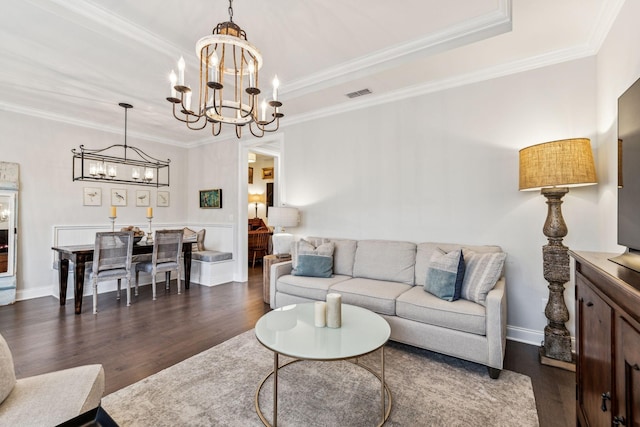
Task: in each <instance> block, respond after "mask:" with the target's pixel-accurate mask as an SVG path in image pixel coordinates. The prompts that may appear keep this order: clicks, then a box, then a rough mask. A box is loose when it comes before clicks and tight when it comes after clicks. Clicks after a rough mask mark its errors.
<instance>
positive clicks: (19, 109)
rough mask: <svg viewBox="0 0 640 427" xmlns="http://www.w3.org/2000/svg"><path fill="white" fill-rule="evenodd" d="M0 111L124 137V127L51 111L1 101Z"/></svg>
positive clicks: (141, 136)
mask: <svg viewBox="0 0 640 427" xmlns="http://www.w3.org/2000/svg"><path fill="white" fill-rule="evenodd" d="M0 110H5V111H9V112H12V113H16V114H23V115H26V116H32V117H38V118H41V119H46V120H52V121H55V122H59V123H64V124H68V125H71V126H78V127H83V128H86V129H92V130H97V131H100V132H107V133H114V134H117V135H122V132H123V128H122V127H117V128H116V127H113V126H105V125H103V124H100V123H97V122H90V121H85V120H78V119H75V118H73V117H69V116H65V115H61V114H56V113H52V112H51V111H49V110H38V109H36V108H31V107H25V106H21V105H14V104H7V103H5V102H3V101H1V100H0ZM127 136H130V137H134V138H137V139H141V140H145V141H151V142H157V143H160V144H166V145H173V146H176V147H182V148H184V147H185V144H179V143H176V142H175V141H174V140H171V139H166V138H158V137H155V136H152V135H148V134H146V133H140V132H131V131H127Z"/></svg>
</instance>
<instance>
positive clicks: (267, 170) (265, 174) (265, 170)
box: [262, 168, 273, 179]
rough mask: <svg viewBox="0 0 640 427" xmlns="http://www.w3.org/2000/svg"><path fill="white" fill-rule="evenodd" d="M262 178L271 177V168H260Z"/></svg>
mask: <svg viewBox="0 0 640 427" xmlns="http://www.w3.org/2000/svg"><path fill="white" fill-rule="evenodd" d="M262 179H273V168H262Z"/></svg>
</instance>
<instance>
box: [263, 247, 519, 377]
mask: <svg viewBox="0 0 640 427" xmlns="http://www.w3.org/2000/svg"><path fill="white" fill-rule="evenodd" d="M306 241H308V242H311V243H312V244H314V245H319V244H321V243H322V242H325V243H326V242H330V243H331V245H332V246H333V248H334V249H333V266H332V271H331V272H330V275H329V277H309V276H305V275H296V270H294V269H293V267H295V265H294V263H296V253H295V250H292V252H293V256H294V257H293V260H291V261H288V262H284V263H278V264H274V265H272V267H271V272H270V274H271V280H270V286H271V288H270V303H271V307H272V308H277V307H283V306H286V305H289V304H296V303H303V302H312V301H322V300H325V298H326V295H327V293H329V292H335V293H339V294H341V295H342V302H343V303H345V304H353V305H358V306H361V307H365V308H367V309H370V310H372V311H374V312H376V313H378V314H380V315H382V316H383V317H384V318H385V319H386V320H387V321H388V322H389V325H390V326H391V339H392V340H394V341H398V342H401V343H405V344H410V345H413V346H416V347H420V348H425V349H428V350H432V351H435V352H439V353H443V354H447V355H450V356H454V357H458V358H460V359H465V360H469V361H472V362H476V363H480V364H483V365H486V366H487V367H488V369H489V375H490V376H491V378H494V379H495V378H498V376H499V374H500V370H501V369H502V367H503V359H504V352H505V343H506V313H507V296H506V286H505V285H506V283H505V278H504V269H503V263H504V259H505V257H506V254H505V253H504V252H503V251H502V249H501V248H500V247H498V246H473V245H460V244H449V243H420V244H416V243H412V242H398V241H385V240H359V241H356V240H349V239H333V238H332V239H322V238H308V239H306ZM304 243H306V242H304ZM297 244H298V243H295V242H294V243H293V244H292V248H293V249H295V247H294V246H293V245H297ZM460 250H462V253H463V254H464V258H465V264H466V271H465V272H464V278H463V281H462V295H463V296H465V295H466V297H467V298H468V299H465V298H460V299H458V300H455V301H447V300H444V299H441V298H440V297H438V296H435V295H433V294H431V293H430V292H427V291H426V290H425V286H424V285H425V283H426V282H427V280H428V278H431V279H433V277H434V276H433V273H434V270H435V269H436V267H435V264H434V261H433V259H434V258H437V257H439V256H440V255H435V256H434V253H436V252H437V253H438V254H442V253H453V252H454V251H460ZM292 273H293V274H292ZM303 274H304V273H303ZM458 279H460V280H462V279H461V278H460V276H459V275H458ZM483 289H484V290H483ZM470 299H473V300H470Z"/></svg>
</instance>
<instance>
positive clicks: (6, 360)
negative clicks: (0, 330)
mask: <svg viewBox="0 0 640 427" xmlns="http://www.w3.org/2000/svg"><path fill="white" fill-rule="evenodd" d="M15 385H16V373H15V369H14V366H13V356H11V350H10V349H9V345H8V344H7V341H5V339H4V337H3V336H2V335H0V403H2V401H3V400H4V399H5V398H6V397H7V396H8V395H9V393H11V390H12V389H13V386H15Z"/></svg>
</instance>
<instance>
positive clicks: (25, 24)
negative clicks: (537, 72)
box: [0, 0, 624, 146]
mask: <svg viewBox="0 0 640 427" xmlns="http://www.w3.org/2000/svg"><path fill="white" fill-rule="evenodd" d="M623 1H624V0H535V1H532V0H513V1H511V0H450V1H446V2H444V1H442V0H394V1H390V0H389V1H385V2H383V1H380V0H343V1H340V2H337V1H334V2H329V1H326V0H324V1H322V0H270V1H264V0H235V1H234V2H233V11H234V14H233V21H234V22H235V23H237V24H238V25H240V26H241V27H242V28H243V29H244V30H245V31H246V33H247V37H248V40H249V41H250V42H251V43H252V44H253V45H255V46H256V47H258V49H260V51H261V52H262V55H263V58H264V66H263V67H262V70H261V72H260V78H261V81H262V82H263V84H262V86H264V83H265V82H270V81H271V79H272V77H273V75H274V74H276V73H277V75H278V78H279V80H280V81H281V91H280V98H281V100H282V101H283V103H284V106H283V108H282V112H284V113H285V118H284V119H282V126H286V124H287V123H299V122H301V121H304V120H307V119H310V118H314V117H321V116H323V115H327V114H330V113H332V112H335V111H336V110H339V111H346V110H349V109H353V108H359V107H361V106H362V105H364V104H367V105H370V104H375V103H381V102H388V101H389V100H392V99H398V98H403V97H407V96H411V95H415V94H420V93H427V92H432V91H436V90H441V89H443V88H447V87H453V86H457V85H462V84H466V83H469V82H473V81H479V80H483V79H487V78H492V77H497V76H500V75H505V74H509V73H513V72H517V71H522V70H526V69H530V68H535V67H539V66H544V65H548V64H552V63H557V62H561V61H566V60H570V59H575V58H580V57H584V56H589V55H593V54H595V53H596V52H597V50H598V48H599V46H600V43H601V42H602V39H603V37H604V36H605V35H606V33H607V32H608V30H609V28H610V25H611V23H612V22H613V19H614V18H615V16H616V14H617V13H618V11H619V10H620V7H621V5H622V3H623ZM0 5H1V9H0V10H2V24H1V26H0V57H1V58H2V62H1V65H0V110H7V111H14V112H19V113H23V114H28V115H35V116H44V117H46V118H49V119H53V120H60V121H64V122H70V123H74V124H77V125H80V126H87V127H93V128H98V129H103V130H106V131H109V132H114V133H118V134H122V133H123V123H124V113H123V110H122V109H121V108H120V107H119V106H118V103H119V102H128V103H131V104H133V106H134V109H133V110H130V111H129V120H128V135H129V136H135V137H140V138H144V139H147V140H150V141H157V142H162V143H168V144H175V145H180V146H190V145H195V144H201V143H206V142H211V141H215V140H216V138H214V137H213V136H211V134H210V133H209V132H208V131H205V130H202V131H191V130H188V129H187V128H186V127H185V126H184V125H183V124H182V123H179V122H178V121H177V120H175V119H174V118H173V116H172V113H171V104H170V103H169V102H167V101H166V100H165V98H166V97H167V96H168V95H169V80H168V75H169V72H170V71H171V70H172V69H175V68H176V60H177V59H178V58H179V57H180V56H181V55H182V56H184V58H185V60H186V61H187V70H186V80H187V81H188V82H190V81H195V79H194V77H196V76H197V73H198V71H197V60H196V55H195V42H196V41H197V40H198V39H199V38H201V37H203V36H205V35H207V34H210V33H211V30H212V29H213V27H214V26H215V25H216V24H217V23H219V22H223V21H227V20H228V18H229V16H228V1H227V0H207V1H205V0H189V1H180V0H136V1H118V0H19V1H17V0H0ZM191 85H192V87H193V86H195V84H194V83H192V84H191ZM364 88H368V89H370V90H371V91H372V92H373V94H371V95H367V96H363V97H360V98H355V99H349V98H347V97H346V96H345V94H347V93H349V92H353V91H357V90H360V89H364ZM265 89H268V88H265V87H263V90H265ZM228 135H229V134H228V133H226V134H224V133H223V135H221V136H220V137H218V138H221V137H225V136H228Z"/></svg>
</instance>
